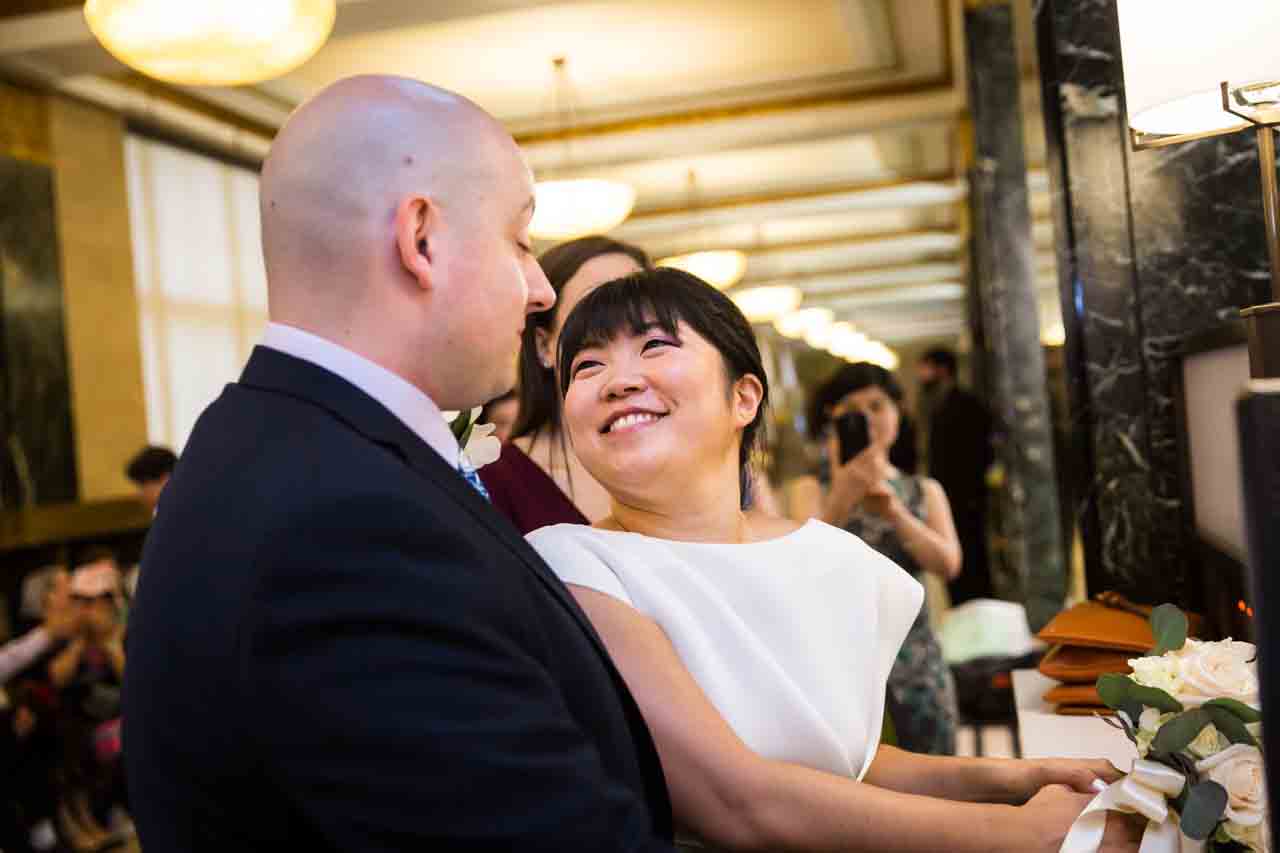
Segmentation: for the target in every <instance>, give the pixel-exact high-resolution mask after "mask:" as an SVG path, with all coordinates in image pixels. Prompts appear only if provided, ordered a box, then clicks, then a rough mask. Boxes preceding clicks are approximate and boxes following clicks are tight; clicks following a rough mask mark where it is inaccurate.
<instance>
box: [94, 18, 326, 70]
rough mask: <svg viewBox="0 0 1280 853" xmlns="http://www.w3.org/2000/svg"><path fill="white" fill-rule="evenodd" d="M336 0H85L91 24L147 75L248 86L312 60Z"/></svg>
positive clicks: (110, 47) (104, 41) (100, 36)
mask: <svg viewBox="0 0 1280 853" xmlns="http://www.w3.org/2000/svg"><path fill="white" fill-rule="evenodd" d="M334 14H335V3H334V0H217V2H198V0H88V2H87V3H85V4H84V16H85V19H86V20H87V21H88V23H89V29H90V30H91V31H92V32H93V35H94V36H95V37H96V38H97V39H98V41H99V42H101V43H102V46H103V47H105V48H106V49H107V50H108V51H109V52H110V53H111V55H112V56H114V57H115V58H116V59H119V60H120V61H121V62H123V63H124V64H125V65H128V66H129V67H130V68H134V69H137V70H138V71H141V72H142V73H143V74H146V75H147V76H148V77H154V78H156V79H158V80H164V81H167V82H169V83H178V84H181V85H187V86H243V85H245V84H248V83H257V82H261V81H263V80H269V79H271V78H272V77H279V76H280V75H281V74H284V73H286V72H289V71H292V70H293V69H294V68H297V67H298V66H299V65H301V64H302V63H304V62H306V61H307V60H308V59H310V58H311V57H312V56H313V55H314V54H315V52H316V51H318V50H319V49H320V47H321V45H323V44H324V42H325V40H326V39H327V38H329V33H330V32H331V31H332V30H333V19H334Z"/></svg>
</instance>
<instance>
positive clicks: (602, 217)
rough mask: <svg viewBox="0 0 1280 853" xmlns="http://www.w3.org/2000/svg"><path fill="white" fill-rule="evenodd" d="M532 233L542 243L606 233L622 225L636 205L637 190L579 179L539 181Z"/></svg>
mask: <svg viewBox="0 0 1280 853" xmlns="http://www.w3.org/2000/svg"><path fill="white" fill-rule="evenodd" d="M533 195H534V199H535V205H534V208H533V221H532V222H531V223H529V233H530V234H532V235H533V236H534V237H537V238H539V239H542V240H572V239H574V238H575V237H585V236H586V235H588V234H603V233H604V232H606V231H608V230H609V229H610V228H613V227H615V226H617V225H619V224H621V223H622V221H623V220H625V219H626V218H627V216H628V215H629V214H630V213H631V208H632V207H633V206H634V205H635V203H636V191H635V190H633V189H632V188H631V187H630V186H628V185H627V184H624V183H621V182H619V181H605V180H600V179H597V178H578V179H573V180H564V181H538V183H537V184H535V185H534V187H533Z"/></svg>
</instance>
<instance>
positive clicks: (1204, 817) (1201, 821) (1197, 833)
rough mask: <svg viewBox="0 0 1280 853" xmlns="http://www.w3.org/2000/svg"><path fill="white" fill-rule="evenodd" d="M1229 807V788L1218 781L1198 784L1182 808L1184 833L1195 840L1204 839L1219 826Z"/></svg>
mask: <svg viewBox="0 0 1280 853" xmlns="http://www.w3.org/2000/svg"><path fill="white" fill-rule="evenodd" d="M1226 809H1227V789H1226V788H1224V787H1222V786H1221V785H1219V784H1218V783H1217V782H1213V781H1206V782H1200V783H1198V784H1196V785H1195V786H1194V787H1192V789H1191V793H1190V794H1188V795H1187V804H1186V806H1185V807H1184V808H1183V809H1182V833H1183V835H1185V836H1187V838H1190V839H1192V840H1193V841H1204V840H1205V839H1206V838H1208V837H1209V836H1210V835H1212V834H1213V831H1214V830H1215V829H1217V828H1218V822H1219V821H1220V820H1222V813H1223V812H1225V811H1226Z"/></svg>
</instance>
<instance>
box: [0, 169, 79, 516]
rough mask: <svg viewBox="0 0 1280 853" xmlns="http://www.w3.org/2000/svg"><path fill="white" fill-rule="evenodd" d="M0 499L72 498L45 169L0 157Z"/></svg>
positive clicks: (7, 503) (49, 178) (6, 502)
mask: <svg viewBox="0 0 1280 853" xmlns="http://www.w3.org/2000/svg"><path fill="white" fill-rule="evenodd" d="M0 358H2V359H3V369H2V370H0V412H2V413H3V414H2V415H0V418H2V420H0V429H2V430H3V433H2V434H0V439H2V440H3V442H4V445H3V459H4V464H3V465H0V477H3V479H2V480H0V488H2V489H3V491H2V492H0V505H2V506H4V507H13V506H19V505H22V504H23V503H54V502H59V501H71V500H75V498H76V467H75V448H74V444H73V440H72V432H71V430H72V426H71V387H70V378H69V373H68V367H67V351H66V336H65V334H64V330H63V307H62V284H61V277H60V274H59V265H58V242H57V230H56V223H55V217H54V201H53V173H52V171H51V170H50V169H49V168H48V167H46V166H41V165H37V164H34V163H28V162H24V161H20V160H14V159H11V158H8V157H2V156H0Z"/></svg>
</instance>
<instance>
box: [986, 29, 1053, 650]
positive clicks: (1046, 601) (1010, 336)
mask: <svg viewBox="0 0 1280 853" xmlns="http://www.w3.org/2000/svg"><path fill="white" fill-rule="evenodd" d="M965 39H966V43H967V50H968V64H969V92H970V107H971V109H972V111H973V121H974V150H975V165H974V168H973V169H972V170H971V173H970V192H971V193H972V194H973V205H972V206H973V209H974V212H975V217H974V218H975V226H976V230H975V233H976V234H977V235H978V237H979V239H978V240H977V241H976V243H975V247H976V253H977V258H976V260H977V263H976V264H975V267H976V270H977V276H976V281H977V284H978V290H979V293H980V300H979V301H980V303H981V313H982V318H983V324H982V328H983V334H984V337H985V340H986V351H987V353H988V361H989V363H988V370H987V378H988V390H989V392H990V400H991V403H992V409H993V412H994V413H995V415H996V420H997V423H998V424H999V428H1000V432H1001V433H1002V435H1003V441H1002V442H1001V446H1000V457H1001V461H1002V462H1003V464H1004V470H1005V477H1006V488H1005V490H1004V503H1003V506H1002V511H1001V514H1000V515H1001V531H1000V532H1001V533H1002V534H1003V537H1004V539H1005V540H1006V542H1007V543H1008V544H1007V549H1008V553H1009V554H1010V556H1011V560H1012V563H1013V568H1014V570H1015V571H1016V572H1017V574H1018V576H1019V577H1020V579H1021V580H1022V581H1023V583H1024V589H1023V594H1024V598H1025V602H1026V607H1027V617H1028V621H1029V622H1030V623H1031V627H1032V629H1033V630H1038V629H1039V628H1040V627H1042V626H1043V625H1044V624H1045V623H1046V622H1048V620H1049V619H1050V618H1052V617H1053V616H1054V614H1056V613H1057V612H1058V611H1059V610H1060V609H1061V607H1062V600H1063V597H1064V594H1065V591H1066V584H1065V575H1064V570H1063V565H1062V543H1061V534H1060V530H1059V524H1058V518H1059V516H1058V491H1057V486H1056V482H1057V479H1056V475H1055V473H1054V449H1053V432H1052V418H1051V416H1050V409H1049V397H1048V391H1047V388H1046V382H1045V375H1046V374H1045V361H1044V350H1043V349H1042V347H1041V344H1040V324H1039V308H1038V304H1037V298H1036V279H1035V264H1034V245H1033V242H1032V238H1031V210H1030V206H1029V204H1028V198H1027V171H1026V157H1025V154H1024V151H1023V142H1022V111H1021V107H1020V104H1019V97H1018V92H1019V89H1018V87H1019V82H1020V81H1019V71H1018V61H1017V54H1016V47H1015V41H1014V33H1013V10H1012V8H1011V7H1010V6H1007V5H985V6H979V7H977V8H974V9H970V10H967V11H966V12H965Z"/></svg>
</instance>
